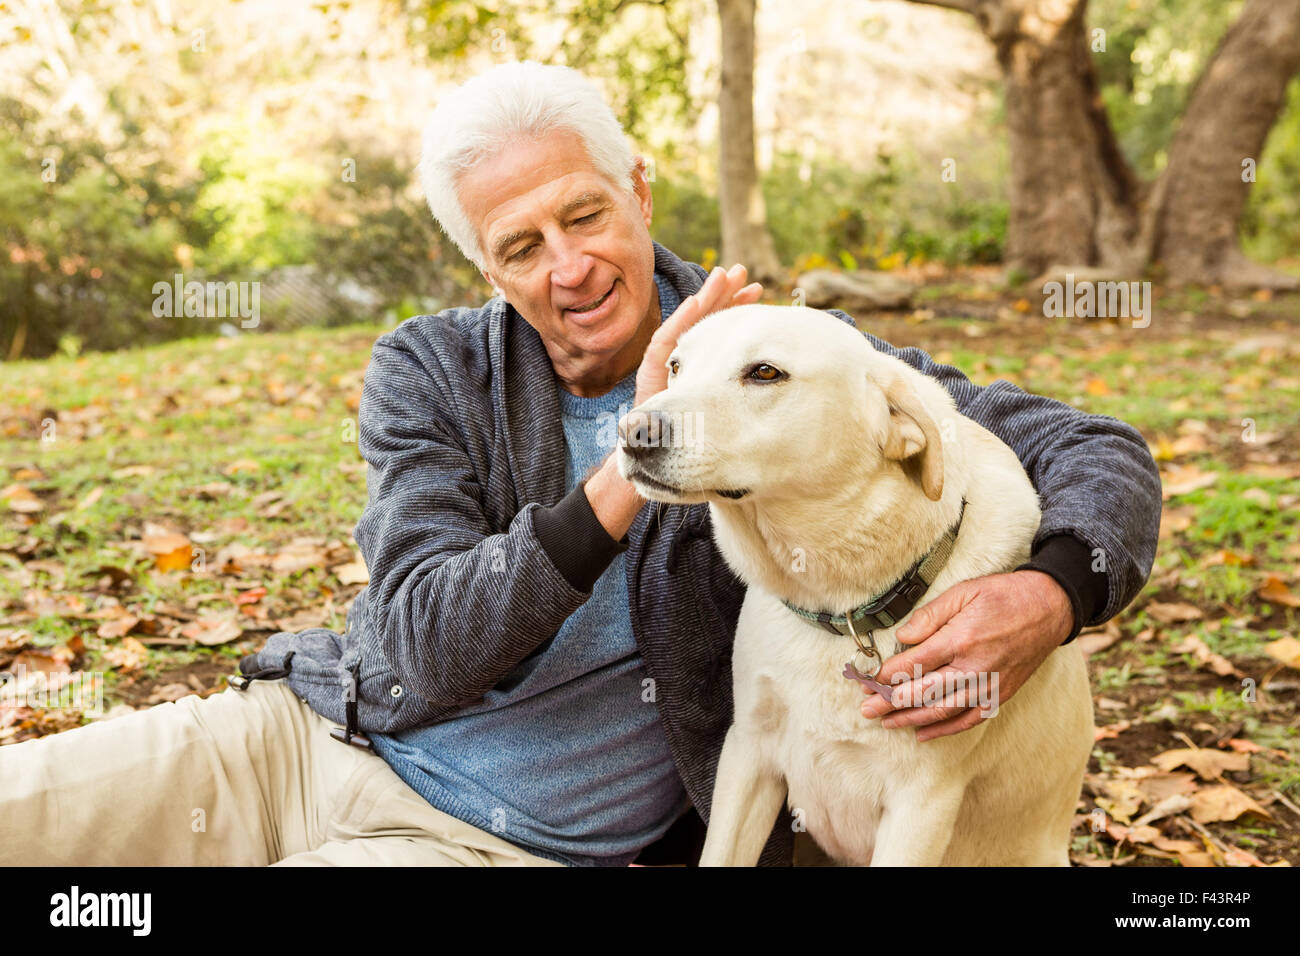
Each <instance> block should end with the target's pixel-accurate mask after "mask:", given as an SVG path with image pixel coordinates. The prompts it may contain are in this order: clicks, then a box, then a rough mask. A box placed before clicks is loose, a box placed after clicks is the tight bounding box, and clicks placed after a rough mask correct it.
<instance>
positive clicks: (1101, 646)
mask: <svg viewBox="0 0 1300 956" xmlns="http://www.w3.org/2000/svg"><path fill="white" fill-rule="evenodd" d="M1122 636H1123V633H1122V632H1121V631H1120V629H1119V624H1117V623H1116V622H1115V621H1113V620H1110V621H1107V622H1106V623H1105V624H1104V625H1103V626H1101V627H1090V628H1084V629H1083V630H1082V631H1080V632H1079V636H1078V637H1076V638H1075V640H1074V643H1075V644H1077V645H1078V647H1079V649H1080V650H1081V651H1083V653H1084V654H1096V653H1097V652H1098V651H1102V650H1105V649H1106V648H1108V647H1110V646H1111V645H1112V644H1114V643H1115V642H1116V641H1118V640H1119V639H1120V638H1121V637H1122Z"/></svg>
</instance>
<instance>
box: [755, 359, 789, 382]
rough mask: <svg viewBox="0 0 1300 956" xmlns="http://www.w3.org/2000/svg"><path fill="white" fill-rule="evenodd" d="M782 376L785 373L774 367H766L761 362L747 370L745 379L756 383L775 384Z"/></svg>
mask: <svg viewBox="0 0 1300 956" xmlns="http://www.w3.org/2000/svg"><path fill="white" fill-rule="evenodd" d="M784 376H785V373H784V372H782V371H781V370H780V369H779V368H777V367H776V366H775V365H768V364H767V363H766V362H761V363H759V364H758V365H755V366H754V367H753V368H751V369H750V370H749V375H748V376H746V377H747V378H751V379H753V380H754V381H756V382H775V381H776V380H777V379H778V378H783V377H784Z"/></svg>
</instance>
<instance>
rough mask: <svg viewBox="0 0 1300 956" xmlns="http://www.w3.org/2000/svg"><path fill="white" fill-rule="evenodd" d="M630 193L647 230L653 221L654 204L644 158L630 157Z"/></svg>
mask: <svg viewBox="0 0 1300 956" xmlns="http://www.w3.org/2000/svg"><path fill="white" fill-rule="evenodd" d="M632 193H633V198H635V199H636V202H637V206H638V207H639V208H640V210H641V218H642V219H644V220H645V224H646V228H647V229H649V228H650V222H651V220H652V219H654V208H655V202H654V195H653V193H651V191H650V172H649V169H648V167H647V166H646V161H645V157H644V156H634V157H632Z"/></svg>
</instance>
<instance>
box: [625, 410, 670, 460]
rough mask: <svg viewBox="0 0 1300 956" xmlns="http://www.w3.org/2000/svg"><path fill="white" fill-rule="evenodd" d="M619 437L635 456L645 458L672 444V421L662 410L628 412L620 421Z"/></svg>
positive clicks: (628, 450)
mask: <svg viewBox="0 0 1300 956" xmlns="http://www.w3.org/2000/svg"><path fill="white" fill-rule="evenodd" d="M618 438H619V444H620V445H622V448H623V450H624V451H625V452H627V453H628V454H629V455H631V456H632V457H633V458H645V457H648V456H650V455H653V454H654V453H655V451H657V450H658V449H660V448H667V447H668V446H669V445H671V444H672V439H673V429H672V423H671V420H670V419H669V417H668V416H667V415H665V414H663V413H662V412H654V411H651V412H636V411H633V412H628V413H627V414H626V415H624V416H623V420H622V421H620V422H619V423H618Z"/></svg>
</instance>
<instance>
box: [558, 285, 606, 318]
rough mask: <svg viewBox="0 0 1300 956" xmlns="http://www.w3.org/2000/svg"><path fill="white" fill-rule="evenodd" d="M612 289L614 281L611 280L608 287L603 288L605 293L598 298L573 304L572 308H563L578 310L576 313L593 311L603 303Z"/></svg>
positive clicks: (571, 310)
mask: <svg viewBox="0 0 1300 956" xmlns="http://www.w3.org/2000/svg"><path fill="white" fill-rule="evenodd" d="M613 291H614V283H612V282H611V283H610V284H609V288H608V289H606V290H605V294H604V295H602V296H600V297H598V298H595V299H592V300H591V301H590V302H585V303H583V304H582V305H580V306H574V307H572V308H568V309H565V311H566V312H578V313H582V312H594V311H595V310H596V309H598V308H600V306H601V305H603V304H604V302H605V300H606V299H608V298H609V296H610V294H611V293H612V292H613Z"/></svg>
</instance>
